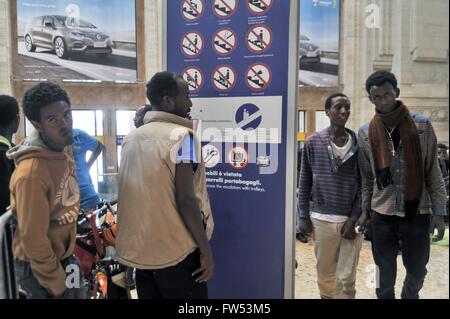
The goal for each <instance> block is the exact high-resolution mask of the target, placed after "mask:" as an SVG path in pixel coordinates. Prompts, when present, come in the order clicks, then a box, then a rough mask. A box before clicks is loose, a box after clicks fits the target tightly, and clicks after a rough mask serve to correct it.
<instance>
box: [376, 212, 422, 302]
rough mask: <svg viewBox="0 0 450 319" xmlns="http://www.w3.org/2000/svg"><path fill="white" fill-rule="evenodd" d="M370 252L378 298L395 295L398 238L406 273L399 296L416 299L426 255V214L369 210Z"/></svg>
mask: <svg viewBox="0 0 450 319" xmlns="http://www.w3.org/2000/svg"><path fill="white" fill-rule="evenodd" d="M371 223H372V254H373V258H374V260H375V264H376V265H377V266H378V270H379V282H378V285H377V289H376V293H377V297H378V298H379V299H395V290H394V286H395V280H396V277H397V253H398V250H399V241H401V252H402V260H403V265H404V266H405V269H406V277H405V280H404V282H403V289H402V293H401V298H402V299H418V298H419V291H420V289H421V288H422V286H423V282H424V279H425V275H426V274H427V269H426V265H427V263H428V260H429V257H430V234H429V227H430V215H419V214H417V215H415V216H412V217H410V218H403V217H398V216H386V215H382V214H378V213H376V212H375V213H373V215H372V219H371Z"/></svg>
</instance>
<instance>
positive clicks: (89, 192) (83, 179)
mask: <svg viewBox="0 0 450 319" xmlns="http://www.w3.org/2000/svg"><path fill="white" fill-rule="evenodd" d="M104 148H105V147H104V146H103V144H102V143H101V142H100V141H98V140H97V139H96V138H94V137H92V136H90V135H89V134H88V133H86V132H85V131H83V130H80V129H73V144H72V152H73V157H74V160H75V164H76V168H77V178H78V186H79V188H80V208H81V209H82V210H83V211H85V212H86V213H88V212H90V211H93V210H95V209H97V208H98V206H99V205H101V203H102V201H101V198H100V196H99V195H98V193H97V192H96V191H95V188H94V184H93V183H92V178H91V175H90V173H89V170H90V168H91V166H92V164H94V162H95V161H96V159H97V158H98V157H99V155H100V154H101V153H102V151H103V150H104ZM88 151H91V152H92V154H91V156H90V157H89V159H88V160H87V161H86V153H87V152H88Z"/></svg>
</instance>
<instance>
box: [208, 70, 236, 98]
mask: <svg viewBox="0 0 450 319" xmlns="http://www.w3.org/2000/svg"><path fill="white" fill-rule="evenodd" d="M222 68H227V69H229V70H230V73H232V74H233V78H234V81H233V83H231V82H230V81H228V80H227V79H226V75H225V74H223V73H222V72H220V71H219V70H220V69H222ZM216 73H219V75H220V76H221V78H222V80H223V81H224V82H227V83H228V84H229V87H228V88H220V87H218V85H219V84H220V82H219V83H218V82H217V81H216V77H215V75H216ZM211 81H212V84H213V87H214V88H215V89H216V90H217V91H219V92H229V91H230V90H232V89H233V88H234V87H235V85H236V82H237V73H236V71H235V70H234V69H233V67H232V66H231V65H227V64H223V65H219V66H218V67H216V68H215V69H214V71H213V72H212V76H211Z"/></svg>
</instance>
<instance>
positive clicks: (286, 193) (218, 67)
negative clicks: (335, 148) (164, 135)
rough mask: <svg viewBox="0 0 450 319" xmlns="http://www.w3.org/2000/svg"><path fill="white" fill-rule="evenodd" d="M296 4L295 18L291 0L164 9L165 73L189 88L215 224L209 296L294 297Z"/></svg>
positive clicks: (225, 0) (238, 0)
mask: <svg viewBox="0 0 450 319" xmlns="http://www.w3.org/2000/svg"><path fill="white" fill-rule="evenodd" d="M211 3H212V5H211ZM291 3H295V5H294V8H295V10H298V6H297V3H296V1H286V0H257V1H255V0H216V1H200V0H197V1H187V0H174V1H167V8H166V19H167V47H166V58H167V69H168V70H170V71H174V72H177V73H180V74H182V76H183V78H184V79H185V80H186V82H188V84H189V90H190V95H191V99H192V102H193V105H194V106H193V108H192V110H191V117H192V118H194V119H198V120H200V121H199V122H200V124H199V128H198V130H197V132H198V134H199V136H200V138H201V140H202V145H203V149H202V156H203V160H204V161H205V164H206V167H207V173H206V174H207V184H208V191H209V195H210V199H211V205H212V210H213V214H214V220H215V229H214V234H213V237H212V241H211V245H212V251H213V255H214V260H215V275H214V276H213V278H212V279H211V281H210V282H209V294H210V297H211V298H283V297H292V293H291V290H292V287H291V286H290V284H286V280H287V281H290V279H291V278H293V277H292V276H293V270H292V267H290V266H291V263H293V255H292V253H290V252H288V253H286V251H293V243H294V241H293V240H291V239H290V238H292V236H291V237H289V236H290V234H291V232H292V233H293V225H292V223H290V224H289V223H286V220H287V218H288V217H289V218H291V216H293V194H294V183H292V185H290V186H287V182H286V177H287V176H288V179H289V176H294V166H293V165H292V169H291V168H290V167H288V166H287V164H286V162H287V160H288V158H287V157H288V156H287V152H288V149H289V147H288V144H289V143H288V141H290V139H291V136H292V141H291V142H290V144H289V145H295V141H294V140H295V132H294V127H295V125H294V122H292V123H291V122H290V121H295V118H296V117H295V114H296V112H295V105H293V104H292V105H290V108H292V115H291V116H289V117H288V113H289V110H288V101H291V103H295V91H296V90H297V86H296V81H297V72H296V71H295V70H296V65H297V64H296V63H297V59H298V58H297V53H296V52H295V51H296V46H297V42H298V41H297V40H296V39H294V40H292V42H290V37H289V35H290V32H292V30H291V29H292V28H290V23H289V22H290V18H291V13H290V9H291ZM296 12H298V11H296ZM180 15H181V16H180ZM294 17H295V18H294V20H295V21H291V22H292V23H291V25H294V26H295V27H294V28H293V29H294V31H295V33H294V34H295V35H296V34H297V33H298V29H297V28H298V27H297V22H298V21H297V20H296V19H298V17H297V15H296V14H294ZM290 43H292V46H293V47H294V50H291V51H292V52H290ZM180 44H181V45H180ZM208 44H209V45H208ZM292 46H291V47H292ZM289 61H294V67H293V68H291V71H292V72H289V71H290V69H289ZM291 63H292V62H291ZM289 77H291V78H289ZM289 83H292V86H293V87H294V90H292V91H289V92H288V84H289ZM290 94H291V95H290ZM292 94H293V96H294V97H293V98H291V97H292ZM288 118H289V120H288ZM288 128H290V129H292V132H288ZM289 152H292V153H293V150H290V151H289ZM290 158H292V159H294V155H289V160H290ZM292 163H293V162H292ZM291 195H292V196H291ZM287 198H290V199H292V200H291V202H292V203H290V204H289V205H287V204H286V203H287ZM291 204H292V205H291ZM288 206H289V207H288ZM292 219H293V217H292ZM291 226H292V227H291ZM286 238H289V239H286ZM286 247H287V248H286ZM286 278H288V279H286Z"/></svg>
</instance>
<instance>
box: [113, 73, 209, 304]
mask: <svg viewBox="0 0 450 319" xmlns="http://www.w3.org/2000/svg"><path fill="white" fill-rule="evenodd" d="M147 97H148V99H149V101H150V102H151V104H152V111H150V112H149V113H147V115H146V116H145V118H144V125H142V126H140V127H139V128H138V129H136V130H134V131H132V132H131V133H130V134H129V135H127V136H126V137H125V139H124V143H123V148H122V160H121V164H120V172H119V197H118V210H119V212H120V213H119V214H118V220H117V241H116V248H117V256H118V261H119V262H120V263H122V264H123V265H125V266H127V267H134V268H136V288H137V293H138V297H139V298H144V299H147V298H149V299H205V298H208V287H207V281H208V280H209V279H210V278H211V276H212V275H213V272H214V262H213V256H212V252H211V247H210V245H209V239H210V238H211V235H212V230H213V218H212V213H211V207H210V203H209V197H208V193H207V188H206V172H205V166H204V163H203V162H202V157H201V153H200V147H199V146H200V144H199V141H198V139H197V137H196V135H195V132H194V130H193V121H192V120H191V119H190V116H189V112H190V108H191V107H192V102H191V100H190V98H189V88H188V84H187V83H186V82H185V81H184V80H183V78H182V77H181V76H179V75H176V74H174V73H172V72H159V73H157V74H155V75H154V76H153V77H152V79H151V80H150V81H149V82H148V83H147Z"/></svg>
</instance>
